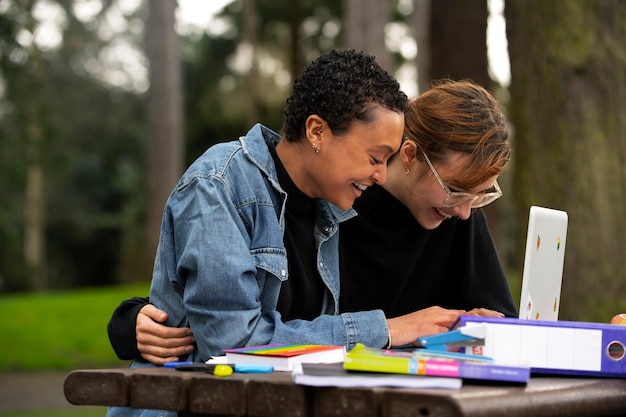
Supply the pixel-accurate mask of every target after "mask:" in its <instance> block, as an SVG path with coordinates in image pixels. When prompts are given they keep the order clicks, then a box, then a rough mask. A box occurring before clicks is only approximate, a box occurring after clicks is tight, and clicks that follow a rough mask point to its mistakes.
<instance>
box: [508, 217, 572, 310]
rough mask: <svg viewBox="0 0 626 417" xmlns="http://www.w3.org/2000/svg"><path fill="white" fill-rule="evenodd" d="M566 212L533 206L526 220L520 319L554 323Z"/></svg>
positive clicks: (560, 280) (562, 259) (565, 231)
mask: <svg viewBox="0 0 626 417" xmlns="http://www.w3.org/2000/svg"><path fill="white" fill-rule="evenodd" d="M567 220H568V217H567V213H566V212H565V211H561V210H555V209H550V208H545V207H538V206H532V207H531V208H530V214H529V217H528V232H527V237H526V253H525V256H524V273H523V276H522V291H521V297H520V308H519V318H520V319H529V320H552V321H554V320H557V319H558V316H559V307H560V304H561V283H562V281H563V264H564V262H565V241H566V237H567Z"/></svg>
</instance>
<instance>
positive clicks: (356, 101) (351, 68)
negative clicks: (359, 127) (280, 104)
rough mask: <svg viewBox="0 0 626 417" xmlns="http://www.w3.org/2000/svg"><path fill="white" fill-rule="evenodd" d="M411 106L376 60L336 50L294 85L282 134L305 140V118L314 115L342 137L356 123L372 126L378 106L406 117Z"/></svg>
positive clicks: (315, 63) (305, 73)
mask: <svg viewBox="0 0 626 417" xmlns="http://www.w3.org/2000/svg"><path fill="white" fill-rule="evenodd" d="M407 101H408V98H407V96H406V94H404V93H403V92H402V91H401V90H400V84H399V83H398V81H397V80H396V79H395V78H394V77H392V76H391V75H390V74H389V73H388V72H387V71H385V70H384V69H382V68H381V67H380V65H378V63H377V62H376V60H375V59H374V57H373V56H371V55H368V54H366V53H364V52H362V51H357V50H355V49H345V50H337V49H335V50H332V51H330V52H327V53H325V54H323V55H321V56H320V57H318V58H317V59H316V60H314V61H313V62H311V63H309V64H308V65H307V66H306V68H305V69H304V71H303V72H302V74H301V75H300V76H299V77H298V79H296V81H295V82H294V86H293V91H292V93H291V96H290V97H289V98H288V99H287V104H286V106H285V111H284V118H283V135H284V136H285V138H286V139H287V140H289V141H298V140H300V139H301V138H303V137H304V136H305V122H306V119H307V118H308V117H309V116H310V115H312V114H317V115H318V116H320V117H321V118H323V119H324V120H325V121H326V122H327V123H328V125H329V127H330V129H331V130H332V131H333V133H335V134H339V135H340V134H342V133H344V132H345V131H347V129H348V128H349V126H350V124H351V123H352V121H354V120H355V119H357V120H360V121H364V122H368V121H371V120H372V119H373V117H374V112H373V111H372V110H374V108H375V106H376V105H378V106H383V107H385V108H387V109H389V110H393V111H396V112H398V113H403V112H404V111H405V110H406V106H407Z"/></svg>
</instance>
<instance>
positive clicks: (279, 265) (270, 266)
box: [252, 249, 289, 281]
mask: <svg viewBox="0 0 626 417" xmlns="http://www.w3.org/2000/svg"><path fill="white" fill-rule="evenodd" d="M252 257H253V259H254V263H255V265H256V266H257V268H261V269H264V270H266V271H267V272H269V273H270V274H272V275H274V276H276V278H278V279H279V280H281V281H286V280H287V279H288V278H289V269H288V268H287V252H286V251H285V250H282V249H281V250H279V249H276V250H256V251H253V252H252Z"/></svg>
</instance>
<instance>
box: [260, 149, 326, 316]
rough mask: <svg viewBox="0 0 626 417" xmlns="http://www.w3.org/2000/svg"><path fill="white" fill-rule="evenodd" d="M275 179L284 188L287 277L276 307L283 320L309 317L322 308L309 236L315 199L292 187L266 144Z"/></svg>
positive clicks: (319, 279)
mask: <svg viewBox="0 0 626 417" xmlns="http://www.w3.org/2000/svg"><path fill="white" fill-rule="evenodd" d="M270 153H271V154H272V158H273V159H274V165H276V171H277V174H278V182H279V184H280V186H281V187H282V188H283V190H284V191H285V192H287V196H288V197H287V203H286V207H285V235H284V238H283V239H284V243H285V249H286V250H287V265H288V266H289V278H288V279H287V280H286V281H284V282H283V284H282V286H281V288H280V295H279V297H278V305H277V306H276V311H278V312H280V314H281V316H282V319H283V321H289V320H294V319H304V320H313V319H314V318H316V317H318V316H319V315H320V313H321V311H322V300H323V296H324V291H325V288H326V287H325V286H324V283H323V282H322V277H321V276H320V274H319V272H318V270H317V248H316V247H315V239H314V237H313V228H314V226H315V213H316V209H315V207H316V204H315V199H313V198H311V197H308V196H307V195H306V194H304V193H303V192H302V191H300V190H299V189H298V187H296V185H295V184H294V183H293V181H292V180H291V178H290V177H289V174H287V171H286V170H285V167H284V166H283V164H282V162H281V161H280V159H278V155H277V154H276V149H274V148H273V147H270Z"/></svg>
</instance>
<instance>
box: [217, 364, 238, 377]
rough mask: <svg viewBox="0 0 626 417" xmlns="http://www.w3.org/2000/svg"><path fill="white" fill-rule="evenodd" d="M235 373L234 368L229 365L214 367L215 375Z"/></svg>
mask: <svg viewBox="0 0 626 417" xmlns="http://www.w3.org/2000/svg"><path fill="white" fill-rule="evenodd" d="M232 373H233V368H231V367H230V366H228V365H215V369H213V375H215V376H230V375H232Z"/></svg>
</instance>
